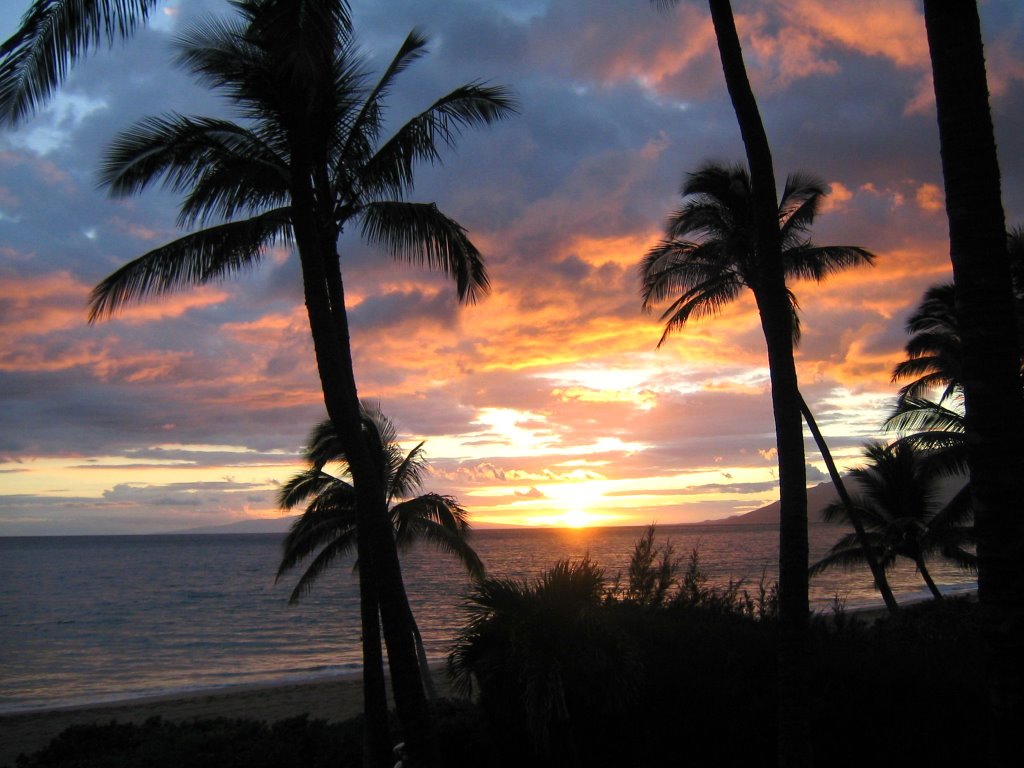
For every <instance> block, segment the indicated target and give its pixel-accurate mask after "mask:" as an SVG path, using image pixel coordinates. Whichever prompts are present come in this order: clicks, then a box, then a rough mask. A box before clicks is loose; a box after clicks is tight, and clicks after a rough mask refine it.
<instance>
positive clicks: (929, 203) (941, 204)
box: [917, 184, 946, 213]
mask: <svg viewBox="0 0 1024 768" xmlns="http://www.w3.org/2000/svg"><path fill="white" fill-rule="evenodd" d="M917 204H918V205H919V206H920V207H921V210H923V211H928V212H929V213H937V212H941V211H944V210H945V209H946V198H945V195H944V194H943V192H942V189H941V188H940V187H939V186H938V185H936V184H922V185H921V186H920V187H918V188H917Z"/></svg>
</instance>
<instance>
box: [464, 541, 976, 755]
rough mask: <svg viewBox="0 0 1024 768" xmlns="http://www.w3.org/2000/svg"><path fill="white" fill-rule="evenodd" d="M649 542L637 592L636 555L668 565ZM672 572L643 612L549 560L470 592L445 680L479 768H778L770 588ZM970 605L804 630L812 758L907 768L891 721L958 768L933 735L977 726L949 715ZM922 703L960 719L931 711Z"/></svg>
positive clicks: (957, 689)
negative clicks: (462, 707)
mask: <svg viewBox="0 0 1024 768" xmlns="http://www.w3.org/2000/svg"><path fill="white" fill-rule="evenodd" d="M649 540H650V539H649V536H648V535H645V536H644V537H643V538H642V539H641V541H640V542H638V543H639V544H640V546H639V548H638V550H639V552H640V553H641V555H642V557H641V558H640V560H642V561H643V562H649V563H650V564H651V565H650V571H649V572H648V573H646V574H644V575H643V578H642V579H641V581H643V582H648V581H649V577H650V576H651V575H652V574H656V573H658V572H659V562H660V558H659V557H654V558H650V557H649V554H648V552H649V551H650V550H651V549H653V550H654V551H657V552H661V553H664V551H665V549H664V547H663V546H662V547H659V546H653V547H652V546H648V544H647V543H646V542H647V541H649ZM677 564H678V565H680V570H679V572H678V578H677V579H676V580H675V582H674V585H673V588H672V590H670V592H669V593H667V595H668V596H667V597H666V598H665V599H663V600H661V601H659V602H657V603H655V602H652V601H650V600H647V601H639V600H635V599H628V597H627V596H628V594H629V592H630V589H629V587H628V586H627V585H625V584H623V585H619V586H616V583H615V581H613V582H611V583H610V584H608V583H605V582H606V580H605V577H604V573H603V571H602V570H601V569H600V567H599V566H597V565H596V564H595V563H594V562H592V561H591V560H589V559H583V560H579V561H562V562H559V563H557V564H556V565H555V566H554V567H553V568H552V569H550V570H549V571H546V572H545V573H543V574H541V575H540V576H539V577H538V578H536V579H535V580H533V581H513V580H501V579H498V580H493V579H488V580H484V581H483V582H481V583H480V584H478V585H477V586H476V587H475V588H474V589H473V591H472V593H471V594H470V596H469V597H468V600H467V604H466V611H467V613H466V617H467V621H466V624H465V626H464V628H463V630H462V631H461V633H460V634H459V636H458V638H457V640H456V643H455V646H454V647H453V651H452V653H451V655H450V657H449V670H450V672H451V673H452V674H453V675H454V676H455V681H456V683H457V684H458V686H460V687H459V690H460V691H461V692H462V694H463V695H469V694H473V695H474V696H475V700H476V701H477V702H478V704H479V706H480V713H481V717H482V724H481V727H482V728H484V730H485V732H486V736H485V738H484V739H483V741H484V742H486V743H489V744H491V751H490V752H489V753H488V754H487V755H486V756H485V757H483V758H481V761H480V764H481V765H489V766H502V767H504V766H514V765H515V766H518V765H538V766H547V765H552V766H553V765H568V766H573V765H580V766H582V765H597V766H644V765H655V764H661V763H664V762H668V763H672V764H674V763H675V762H678V761H679V759H680V755H681V754H685V761H686V764H687V765H695V766H711V765H751V766H774V765H776V764H777V758H776V756H775V754H774V744H775V742H776V739H777V737H778V731H777V724H776V722H777V721H776V715H777V706H778V700H777V698H776V697H777V690H778V689H777V679H776V675H777V646H778V642H779V623H778V618H777V611H776V610H775V608H774V606H773V601H772V597H771V595H772V589H771V585H766V584H765V583H764V580H762V584H761V589H760V591H757V590H755V591H753V594H751V591H750V590H748V589H746V588H745V587H744V585H743V584H742V583H740V582H735V581H730V582H729V583H728V584H725V585H723V584H720V583H715V582H714V580H712V579H711V578H710V576H709V575H708V573H707V572H706V570H705V568H704V566H703V565H702V564H701V559H700V554H699V550H696V551H695V552H692V553H691V556H690V557H689V558H688V559H687V562H686V563H685V564H684V563H682V562H679V561H678V559H677ZM933 605H934V607H930V606H933ZM975 608H976V606H975V605H974V604H972V603H970V602H968V601H965V600H962V599H955V598H951V599H947V600H945V601H943V602H942V603H930V604H922V605H919V606H911V607H907V608H904V609H903V610H901V612H900V614H899V615H898V616H891V617H890V618H886V619H883V620H880V621H878V622H877V623H872V624H868V623H866V622H864V621H863V620H861V619H860V618H859V617H858V616H857V614H856V613H854V612H841V614H840V615H838V616H836V615H829V616H821V617H816V618H815V619H814V620H813V621H812V622H811V624H810V630H809V632H810V634H809V643H808V654H807V659H806V660H807V663H808V668H809V671H810V677H809V681H810V685H809V693H810V695H811V696H812V697H813V699H814V701H815V702H816V706H815V708H814V710H813V712H812V715H811V717H812V719H811V734H812V736H811V738H812V746H813V749H814V752H815V755H817V756H818V759H819V760H821V761H823V763H824V764H827V765H835V766H855V765H861V764H863V761H870V762H871V764H878V765H899V764H904V763H903V760H904V758H903V757H902V756H900V757H897V755H896V753H893V752H891V751H889V750H887V747H888V746H890V745H891V737H892V733H891V730H890V729H889V727H888V726H886V725H883V724H884V723H892V722H899V723H901V731H900V732H901V734H903V735H902V736H901V739H902V740H903V741H902V743H901V750H903V749H904V748H906V749H912V750H913V751H914V754H915V755H916V756H922V755H926V756H927V758H926V759H927V760H928V761H936V764H937V765H945V764H950V763H948V762H946V760H947V758H949V757H951V756H952V757H954V758H955V759H956V760H960V759H967V758H968V756H969V755H970V754H971V750H972V749H973V748H972V747H971V746H970V745H969V744H967V743H966V742H964V743H958V744H956V745H951V746H950V745H948V744H947V746H945V747H944V746H942V743H941V740H940V736H941V732H942V730H943V729H944V728H951V727H954V724H957V723H959V724H963V725H964V727H968V728H970V727H972V726H971V724H976V723H980V722H981V719H982V718H983V713H982V712H980V711H971V712H969V713H965V712H964V710H963V706H970V704H969V702H973V703H977V702H978V701H979V699H980V697H981V696H982V685H981V680H980V678H976V677H974V676H973V675H975V674H976V673H977V672H978V664H979V659H978V658H971V657H970V654H971V653H974V652H976V650H977V648H978V647H979V644H980V642H981V637H980V634H979V632H978V624H977V620H976V619H977V614H976V611H975ZM961 662H962V664H961ZM866 669H871V670H872V675H865V674H864V670H866ZM876 674H878V675H881V676H882V677H880V678H879V677H876V676H875V675H876ZM880 680H882V681H884V682H881V683H880V682H879V681H880ZM920 697H923V698H920ZM931 697H935V698H934V699H933V698H931ZM942 697H952V698H946V699H944V698H942ZM921 700H935V701H949V700H955V701H957V702H958V704H957V706H956V707H955V708H948V707H939V708H937V709H936V708H929V707H921V706H920V701H921ZM850 729H854V732H856V733H857V738H856V739H854V740H852V742H854V743H851V739H850V738H849V734H850V732H851V731H850ZM917 750H923V751H922V752H918V751H917ZM905 754H906V753H905V752H902V751H900V755H905Z"/></svg>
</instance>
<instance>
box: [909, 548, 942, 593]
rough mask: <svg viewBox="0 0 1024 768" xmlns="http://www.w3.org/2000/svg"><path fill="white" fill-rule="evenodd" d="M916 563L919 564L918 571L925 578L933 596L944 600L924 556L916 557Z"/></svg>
mask: <svg viewBox="0 0 1024 768" xmlns="http://www.w3.org/2000/svg"><path fill="white" fill-rule="evenodd" d="M914 564H915V565H916V566H917V572H918V573H920V574H921V578H922V579H924V583H925V584H927V585H928V591H929V592H931V593H932V597H934V598H935V599H936V600H942V599H943V597H942V593H941V592H939V588H938V587H937V586H936V585H935V580H934V579H933V578H932V575H931V574H930V573H929V572H928V568H926V567H925V564H924V558H923V557H917V558H915V559H914Z"/></svg>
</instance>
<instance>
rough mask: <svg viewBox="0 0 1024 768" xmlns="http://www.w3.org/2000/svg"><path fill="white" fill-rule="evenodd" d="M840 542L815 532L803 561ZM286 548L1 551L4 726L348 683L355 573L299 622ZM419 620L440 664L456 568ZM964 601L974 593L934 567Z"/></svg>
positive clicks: (354, 632)
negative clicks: (303, 682)
mask: <svg viewBox="0 0 1024 768" xmlns="http://www.w3.org/2000/svg"><path fill="white" fill-rule="evenodd" d="M642 532H643V529H642V528H591V529H580V530H555V529H543V530H541V529H530V530H525V529H515V530H488V531H476V532H474V535H473V544H474V546H475V547H476V549H477V551H478V552H479V554H480V556H481V558H482V559H483V561H484V564H485V565H486V566H487V569H488V575H491V576H501V577H513V578H532V577H534V576H536V575H538V574H539V573H540V572H541V571H542V570H544V569H545V568H547V567H549V566H550V565H552V564H553V563H554V562H555V561H556V560H558V559H560V558H566V557H574V558H575V557H581V556H583V555H585V554H589V555H590V557H591V559H593V560H594V561H596V562H597V563H599V564H600V565H601V566H603V567H604V568H605V570H606V572H607V573H608V575H609V576H611V577H614V575H615V574H616V572H618V571H624V570H625V567H626V563H627V561H628V558H629V554H630V551H631V549H632V546H633V543H634V541H636V539H637V537H638V536H639V535H640V534H641V533H642ZM843 533H845V530H844V529H842V528H840V527H836V526H831V525H824V524H818V525H812V526H811V556H812V558H814V557H816V556H820V555H821V554H822V553H823V552H824V551H825V550H826V549H827V548H828V547H829V546H830V545H831V544H832V543H833V542H834V541H835V540H836V539H837V538H838V537H839V536H840V535H841V534H843ZM658 535H659V538H664V537H670V538H671V539H672V541H673V542H674V543H675V545H676V550H677V552H679V553H680V554H687V553H688V552H689V551H690V550H691V549H692V547H693V546H694V545H696V544H698V543H699V546H700V553H701V562H702V564H703V565H704V567H705V568H706V570H707V571H708V573H709V575H710V576H711V578H712V581H713V582H715V583H719V584H724V583H726V582H728V581H729V579H730V578H732V579H738V578H745V579H746V580H747V581H748V582H750V583H751V586H752V587H753V588H754V589H756V583H757V581H758V580H759V579H760V576H761V573H762V571H763V570H766V571H767V575H768V578H769V579H774V577H775V573H776V558H777V553H778V533H777V529H776V528H775V527H774V526H662V527H659V529H658ZM282 538H283V535H281V534H230V535H184V536H76V537H38V538H34V537H32V538H28V537H26V538H21V537H11V538H0V713H4V712H8V713H9V712H16V711H25V710H30V709H36V708H43V707H52V706H59V705H64V704H80V703H87V702H99V701H105V700H114V699H124V698H131V697H135V696H145V695H151V694H158V693H168V692H178V691H192V690H199V689H206V688H221V687H226V686H233V685H239V684H246V683H265V682H273V681H284V680H290V679H307V678H311V677H316V676H320V675H335V674H343V673H345V672H356V671H358V670H359V666H360V654H359V621H358V615H359V614H358V594H357V588H356V582H355V579H354V577H353V576H352V574H351V570H350V564H342V565H339V566H338V567H337V568H335V569H334V571H333V572H331V573H328V574H327V575H325V576H324V578H323V579H322V580H321V581H320V582H318V583H317V585H316V586H315V587H314V589H313V592H312V593H311V594H310V595H309V596H308V597H307V598H306V599H305V600H303V602H302V603H301V604H299V605H297V606H289V605H288V604H287V598H288V594H289V592H290V589H291V583H292V582H291V581H290V580H289V581H288V582H282V583H281V584H277V585H275V584H274V574H275V572H276V568H277V562H278V559H279V556H280V550H281V541H282ZM403 570H404V574H405V579H406V584H407V588H408V591H409V597H410V600H411V602H412V605H413V610H414V612H415V614H416V617H417V620H418V622H419V624H420V628H421V631H422V634H423V637H424V642H425V644H426V646H427V654H428V656H429V657H430V658H431V660H432V661H440V660H442V659H443V658H444V656H445V654H446V652H447V650H448V647H449V645H450V643H451V639H452V637H453V636H454V634H455V632H456V630H457V628H458V627H459V626H460V625H461V623H462V620H463V617H462V613H461V610H460V603H461V601H462V599H463V597H464V595H465V593H466V592H467V590H468V588H469V581H468V579H467V577H466V576H465V574H464V572H463V571H462V570H461V568H460V567H459V566H458V565H457V564H456V563H455V562H454V561H452V560H451V559H449V558H447V557H446V556H444V555H440V554H438V553H436V552H435V551H433V550H431V549H429V548H427V547H423V548H418V549H413V550H411V551H409V552H408V553H404V554H403ZM933 573H934V576H935V579H936V581H938V582H939V583H940V584H942V585H945V586H946V587H948V589H949V590H950V591H958V590H962V589H967V588H969V587H972V586H973V584H974V581H973V577H971V576H970V575H969V574H965V573H962V572H960V571H958V570H957V569H955V568H954V567H952V566H943V565H940V564H939V563H936V565H935V567H934V571H933ZM892 581H893V588H894V590H895V591H896V592H897V596H898V597H907V598H911V597H913V598H917V597H922V596H924V592H923V585H922V583H921V580H920V577H919V576H917V574H916V573H915V572H914V569H913V568H912V567H910V568H901V569H900V570H898V571H897V572H896V574H895V575H894V576H893V580H892ZM837 594H838V595H839V596H840V597H841V598H843V599H845V600H846V605H847V608H853V607H861V606H865V605H870V604H875V603H878V604H880V601H879V600H878V598H877V596H876V595H875V594H874V592H873V590H872V588H871V578H870V575H869V574H868V573H867V571H866V569H865V570H864V571H863V572H858V573H843V572H838V571H837V572H834V573H830V574H826V575H824V576H819V577H816V578H815V579H814V580H813V581H812V592H811V601H812V607H813V608H815V609H817V610H828V606H829V604H830V603H831V602H832V600H833V598H834V596H835V595H837Z"/></svg>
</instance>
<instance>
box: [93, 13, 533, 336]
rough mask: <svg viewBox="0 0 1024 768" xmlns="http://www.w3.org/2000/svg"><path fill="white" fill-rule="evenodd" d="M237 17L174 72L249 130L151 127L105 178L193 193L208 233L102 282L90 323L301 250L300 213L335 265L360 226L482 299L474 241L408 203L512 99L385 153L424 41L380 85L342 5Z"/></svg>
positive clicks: (439, 119)
mask: <svg viewBox="0 0 1024 768" xmlns="http://www.w3.org/2000/svg"><path fill="white" fill-rule="evenodd" d="M237 8H238V9H239V11H240V18H234V19H211V20H207V21H204V22H202V23H201V24H197V25H196V26H194V27H192V28H191V29H190V30H188V31H187V32H186V33H185V34H184V35H183V36H182V37H181V39H180V40H179V53H178V57H177V61H178V63H179V64H181V65H182V66H184V67H186V68H187V69H189V70H190V71H191V72H192V73H193V74H194V75H195V76H196V77H197V79H198V80H199V81H200V82H202V83H204V84H206V85H208V86H210V87H211V88H213V89H214V90H217V91H219V92H220V93H222V94H224V95H225V96H226V97H227V99H228V101H229V102H230V103H231V104H232V105H233V107H234V108H235V110H236V112H237V113H238V117H239V118H240V120H239V121H238V122H235V121H231V120H225V119H220V118H209V117H190V116H184V115H179V114H168V115H162V116H157V117H149V118H146V119H144V120H142V121H141V122H139V123H137V124H136V125H135V126H133V127H132V128H130V129H129V130H127V131H125V132H124V133H122V134H121V135H120V136H119V137H118V138H117V139H116V140H115V142H114V143H113V145H112V146H111V147H110V149H109V150H108V151H107V153H106V155H105V157H104V159H103V163H102V170H101V175H100V179H101V183H102V184H103V185H104V186H106V187H108V188H109V189H110V191H111V193H112V194H113V195H117V196H127V195H131V194H134V193H137V192H139V191H141V190H142V189H144V188H145V187H147V186H148V185H150V184H152V183H154V182H156V181H157V180H160V179H162V181H163V184H164V186H165V187H168V188H170V189H172V190H174V191H176V192H180V193H183V194H184V199H183V201H182V204H181V206H180V210H179V217H178V222H179V225H181V226H182V227H192V226H200V227H203V228H202V229H200V230H199V231H197V232H193V233H191V234H188V235H185V236H184V237H182V238H180V239H178V240H175V241H174V242H171V243H169V244H167V245H164V246H162V247H159V248H156V249H154V250H152V251H150V252H148V253H146V254H144V255H143V256H141V257H139V258H138V259H136V260H134V261H132V262H130V263H129V264H127V265H125V266H124V267H122V268H121V269H119V270H118V271H116V272H115V273H114V274H112V275H111V276H110V277H108V278H107V279H106V280H104V281H103V282H102V283H101V284H100V285H99V286H97V288H96V289H95V291H94V292H93V296H92V301H91V307H90V318H91V319H93V320H95V319H97V318H99V317H101V316H103V315H105V314H108V313H111V312H113V311H115V310H116V309H118V308H119V307H120V306H121V305H123V304H125V303H127V302H131V301H135V300H138V299H140V298H143V297H145V296H147V295H150V294H153V293H165V292H169V291H173V290H176V289H178V288H181V287H184V286H188V285H195V284H200V283H205V282H208V281H210V280H215V279H218V278H222V277H224V276H226V275H229V274H231V273H233V272H236V271H238V270H241V269H244V268H247V267H250V266H253V265H254V264H256V263H257V262H258V261H259V258H260V256H261V254H262V253H263V251H264V249H265V248H266V246H268V245H270V244H272V243H274V242H275V241H278V240H288V239H290V238H291V236H292V225H293V222H294V217H295V216H296V215H297V210H298V209H297V208H296V206H300V207H302V209H303V210H308V209H313V210H314V211H315V216H316V227H317V229H318V232H319V237H320V238H321V241H322V244H323V245H324V246H326V247H328V248H330V249H332V252H333V249H334V248H335V242H336V240H337V237H338V235H339V234H340V232H341V231H342V230H343V229H344V227H345V226H346V225H347V224H349V223H350V222H357V223H358V226H359V231H360V232H361V234H362V236H363V237H364V239H365V240H367V241H368V242H370V243H373V244H378V245H382V246H384V247H385V248H387V249H388V250H389V251H390V252H391V253H392V255H393V256H395V257H396V258H399V259H403V260H406V261H412V262H415V263H420V264H425V265H426V266H428V267H430V268H433V269H438V270H441V271H443V272H445V273H447V274H450V275H452V276H453V277H454V278H455V280H456V283H457V287H458V294H459V297H460V299H463V300H467V301H473V300H474V299H475V298H477V297H478V296H479V295H480V294H481V293H483V292H485V291H486V290H487V288H488V280H487V274H486V271H485V269H484V265H483V261H482V259H481V257H480V254H479V252H478V251H477V249H476V248H475V246H474V245H473V244H472V242H471V241H470V240H469V238H468V236H467V234H466V231H465V230H464V229H463V228H462V227H461V226H460V225H459V224H458V223H457V222H455V221H454V220H452V219H450V218H449V217H447V216H445V215H444V214H443V213H442V212H441V211H439V210H438V208H437V207H436V206H435V205H433V204H428V203H413V202H407V201H405V200H404V197H405V196H406V195H407V194H408V193H409V192H410V190H411V189H412V186H413V170H414V166H415V164H416V163H417V162H419V161H423V160H426V161H430V162H434V161H436V160H438V159H439V157H440V155H439V147H440V146H441V145H451V144H452V143H453V142H454V141H455V139H456V138H457V137H458V135H459V134H460V132H461V130H462V129H463V128H465V127H469V126H476V125H482V124H488V123H492V122H494V121H496V120H498V119H501V118H502V117H505V116H507V115H508V114H510V113H511V111H513V109H514V107H513V103H512V100H511V98H510V96H509V94H508V93H507V91H506V89H504V88H502V87H497V86H488V85H484V84H481V83H479V82H472V83H469V84H466V85H463V86H460V87H458V88H456V89H455V90H453V91H452V92H450V93H449V94H447V95H445V96H443V97H442V98H440V99H438V100H437V101H435V102H434V103H433V104H432V105H431V106H430V107H428V108H427V109H426V110H424V111H423V112H421V113H419V114H418V115H416V116H414V117H413V118H412V119H410V120H409V121H408V122H406V123H405V124H404V125H402V126H401V127H400V128H399V129H398V130H397V131H396V132H395V133H394V134H393V135H391V136H390V137H389V138H387V139H386V140H382V136H383V133H384V123H383V111H384V101H385V99H386V97H387V95H388V94H389V92H390V90H391V89H392V87H393V86H394V84H395V81H396V79H397V78H398V76H399V75H400V74H401V73H402V72H403V71H404V70H405V69H406V68H407V67H409V66H410V65H411V64H412V63H413V62H415V61H416V60H417V59H418V58H420V57H421V56H422V55H423V54H424V52H425V47H426V40H425V38H424V37H423V36H422V35H420V34H419V33H418V32H416V31H413V32H411V33H410V34H409V36H408V37H407V38H406V40H405V42H404V43H403V44H402V46H401V48H400V49H399V50H398V52H397V54H396V55H395V57H394V59H393V60H392V61H391V63H390V65H389V66H388V68H387V69H386V70H385V72H384V73H383V75H382V76H381V77H380V78H379V79H378V80H377V81H376V82H373V81H371V79H370V77H369V75H368V73H367V71H366V68H365V66H364V62H363V59H362V58H361V57H360V55H359V53H358V50H357V49H356V45H355V40H354V37H353V33H352V29H351V26H350V23H349V18H348V9H347V6H346V5H345V4H343V3H338V2H336V1H327V0H321V1H319V2H317V1H312V2H283V1H282V0H243V1H242V2H240V3H239V4H238V5H237ZM297 83H301V87H298V85H297ZM297 137H301V140H298V139H297ZM296 169H310V170H309V173H310V174H311V175H312V176H313V178H312V179H311V184H310V185H309V186H310V187H311V188H312V190H313V197H314V199H313V200H312V201H304V200H303V201H297V200H295V199H294V196H293V191H294V190H295V189H297V188H298V187H299V185H296V184H293V181H294V180H293V179H292V178H291V177H292V174H293V173H294V172H295V171H296ZM307 202H309V203H311V205H309V206H306V203H307Z"/></svg>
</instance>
